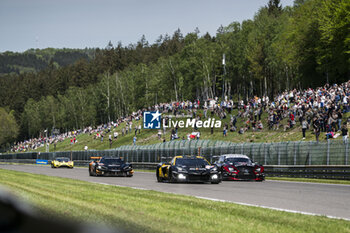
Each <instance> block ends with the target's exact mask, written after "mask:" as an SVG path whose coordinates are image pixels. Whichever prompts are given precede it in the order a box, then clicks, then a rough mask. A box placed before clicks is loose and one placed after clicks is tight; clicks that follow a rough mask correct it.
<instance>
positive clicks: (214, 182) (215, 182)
mask: <svg viewBox="0 0 350 233" xmlns="http://www.w3.org/2000/svg"><path fill="white" fill-rule="evenodd" d="M211 183H212V184H219V183H220V181H212V182H211Z"/></svg>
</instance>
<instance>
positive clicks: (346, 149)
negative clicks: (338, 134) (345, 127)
mask: <svg viewBox="0 0 350 233" xmlns="http://www.w3.org/2000/svg"><path fill="white" fill-rule="evenodd" d="M345 143H346V145H345V165H348V156H349V154H348V153H349V150H348V149H349V142H345Z"/></svg>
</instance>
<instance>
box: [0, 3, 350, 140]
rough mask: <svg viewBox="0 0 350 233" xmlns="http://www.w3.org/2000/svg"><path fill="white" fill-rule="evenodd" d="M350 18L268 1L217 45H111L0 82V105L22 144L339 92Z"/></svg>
mask: <svg viewBox="0 0 350 233" xmlns="http://www.w3.org/2000/svg"><path fill="white" fill-rule="evenodd" d="M349 12H350V1H348V0H332V1H324V0H296V1H295V4H294V6H293V7H285V8H282V7H281V5H280V2H279V0H270V1H269V3H268V4H267V5H266V7H263V8H261V9H260V10H259V11H258V12H257V14H256V15H255V17H254V19H252V20H246V21H243V22H242V23H238V22H233V23H231V24H230V25H228V26H226V27H223V26H221V27H220V28H219V29H218V31H217V34H216V35H215V36H211V35H209V34H208V33H206V34H204V35H203V36H200V32H199V30H198V29H196V30H195V31H194V32H192V33H189V34H187V35H185V36H183V35H182V34H181V32H180V30H177V31H175V32H174V34H173V35H172V36H171V37H170V36H168V35H165V36H160V37H159V39H158V40H157V41H156V42H155V43H154V44H149V43H148V42H147V40H146V39H145V37H144V36H143V37H142V38H141V39H140V41H139V42H138V43H137V44H131V45H129V46H123V45H122V44H121V43H118V45H117V46H113V44H112V43H109V44H108V46H107V47H106V48H105V49H102V50H99V49H96V50H95V53H94V58H93V59H91V60H86V59H83V60H79V61H77V62H75V63H74V64H71V62H72V61H73V60H74V59H73V60H69V61H67V62H64V61H62V62H61V64H60V65H67V64H70V65H67V66H64V67H57V66H56V65H55V64H54V63H53V62H51V63H50V64H48V66H47V68H46V69H44V70H42V71H39V72H37V73H34V72H29V73H28V72H27V73H24V74H20V75H13V74H7V75H6V76H4V77H2V78H1V79H0V106H6V107H7V108H9V109H12V110H14V111H15V114H14V115H15V116H16V119H17V122H18V124H20V128H21V134H20V138H27V137H33V136H38V135H39V133H40V132H41V131H42V130H44V129H46V128H47V129H49V130H51V129H52V128H58V129H61V131H65V130H69V129H74V128H81V127H84V126H88V125H96V124H100V123H103V122H107V121H110V120H114V119H116V118H118V117H120V116H123V115H126V114H128V113H130V112H132V111H135V110H137V109H140V108H143V107H147V106H150V105H154V104H155V103H160V102H169V101H175V100H181V99H182V100H186V99H202V100H203V99H208V98H214V97H215V96H218V97H221V96H223V95H225V96H228V97H229V98H230V97H232V98H233V99H236V100H238V99H248V98H250V97H252V96H254V95H259V96H262V95H268V96H270V97H273V96H274V95H275V94H277V93H280V92H281V91H283V90H285V89H292V88H308V87H316V86H321V85H323V84H324V83H327V82H328V83H341V82H343V81H347V80H348V79H349V76H350V37H349V35H350V31H349V30H350V14H349ZM223 54H225V67H224V66H223V63H222V58H223ZM57 56H58V55H57ZM61 60H64V59H61Z"/></svg>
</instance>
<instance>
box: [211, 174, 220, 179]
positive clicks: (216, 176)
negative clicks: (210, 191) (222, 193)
mask: <svg viewBox="0 0 350 233" xmlns="http://www.w3.org/2000/svg"><path fill="white" fill-rule="evenodd" d="M218 178H219V177H218V175H216V174H215V175H212V176H211V179H212V180H216V179H218Z"/></svg>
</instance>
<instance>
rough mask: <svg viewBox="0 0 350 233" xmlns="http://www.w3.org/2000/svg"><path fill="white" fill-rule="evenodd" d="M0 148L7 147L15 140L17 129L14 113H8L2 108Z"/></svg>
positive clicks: (0, 109)
mask: <svg viewBox="0 0 350 233" xmlns="http://www.w3.org/2000/svg"><path fill="white" fill-rule="evenodd" d="M0 122H1V124H0V146H6V144H7V146H9V144H10V143H12V142H13V141H14V140H16V138H17V136H18V133H19V127H18V125H17V122H16V120H15V117H14V112H13V111H10V113H8V112H7V111H6V110H5V109H4V108H0Z"/></svg>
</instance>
